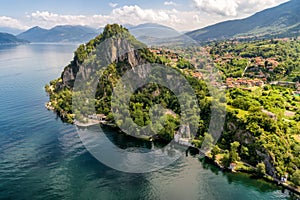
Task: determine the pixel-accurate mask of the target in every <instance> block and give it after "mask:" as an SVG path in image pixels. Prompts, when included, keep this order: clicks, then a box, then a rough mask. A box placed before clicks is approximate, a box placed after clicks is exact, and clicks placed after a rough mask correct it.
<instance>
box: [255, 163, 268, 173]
mask: <svg viewBox="0 0 300 200" xmlns="http://www.w3.org/2000/svg"><path fill="white" fill-rule="evenodd" d="M256 174H257V175H258V176H260V177H263V176H264V175H265V174H266V166H265V163H263V162H261V163H258V164H257V165H256Z"/></svg>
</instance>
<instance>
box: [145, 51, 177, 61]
mask: <svg viewBox="0 0 300 200" xmlns="http://www.w3.org/2000/svg"><path fill="white" fill-rule="evenodd" d="M150 51H151V52H152V53H155V54H156V55H158V56H164V57H166V58H167V59H169V60H171V61H172V62H178V60H179V54H178V53H175V52H173V51H171V50H168V49H163V48H158V49H150Z"/></svg>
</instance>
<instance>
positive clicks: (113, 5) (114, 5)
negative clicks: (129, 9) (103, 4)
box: [109, 3, 118, 8]
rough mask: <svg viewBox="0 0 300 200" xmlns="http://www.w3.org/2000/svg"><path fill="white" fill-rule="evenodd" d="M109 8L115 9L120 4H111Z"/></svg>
mask: <svg viewBox="0 0 300 200" xmlns="http://www.w3.org/2000/svg"><path fill="white" fill-rule="evenodd" d="M109 6H110V7H112V8H115V7H117V6H118V4H117V3H109Z"/></svg>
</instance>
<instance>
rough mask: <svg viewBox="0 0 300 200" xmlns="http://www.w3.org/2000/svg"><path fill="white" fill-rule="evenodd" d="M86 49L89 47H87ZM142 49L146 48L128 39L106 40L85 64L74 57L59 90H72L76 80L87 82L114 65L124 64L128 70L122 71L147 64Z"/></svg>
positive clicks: (141, 74) (114, 38)
mask: <svg viewBox="0 0 300 200" xmlns="http://www.w3.org/2000/svg"><path fill="white" fill-rule="evenodd" d="M85 48H88V46H87V45H85ZM142 48H144V47H143V46H141V45H140V44H138V45H133V44H132V43H131V41H130V40H129V39H128V38H126V37H122V36H121V37H111V38H106V39H104V40H103V41H102V42H101V43H100V44H98V45H97V46H96V47H94V49H93V51H92V52H91V53H90V54H89V55H88V56H87V57H86V58H85V60H84V61H83V62H80V61H79V59H78V58H77V57H76V56H75V57H74V60H73V61H72V62H71V64H70V65H68V66H67V67H66V68H65V69H64V71H63V73H62V75H61V79H62V83H60V85H59V86H58V88H63V87H68V88H72V87H73V85H74V82H75V79H76V78H80V80H87V79H88V78H89V77H90V76H91V75H93V74H94V73H96V72H97V71H98V70H99V69H101V68H103V67H106V66H108V65H109V64H112V63H124V67H125V68H126V69H122V71H125V70H128V69H129V68H134V67H135V66H138V65H142V64H145V63H146V59H145V58H142V56H141V54H140V50H141V49H142ZM138 73H139V75H140V76H141V77H142V76H143V72H138ZM79 76H80V77H79Z"/></svg>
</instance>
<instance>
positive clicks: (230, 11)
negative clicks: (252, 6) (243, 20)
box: [194, 0, 238, 16]
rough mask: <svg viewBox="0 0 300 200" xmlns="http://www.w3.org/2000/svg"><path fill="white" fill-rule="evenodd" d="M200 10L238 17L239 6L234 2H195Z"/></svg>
mask: <svg viewBox="0 0 300 200" xmlns="http://www.w3.org/2000/svg"><path fill="white" fill-rule="evenodd" d="M194 2H195V5H196V7H197V8H198V9H200V10H203V11H205V12H208V13H216V14H219V15H224V16H236V15H237V8H238V4H237V2H236V1H234V0H194Z"/></svg>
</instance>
